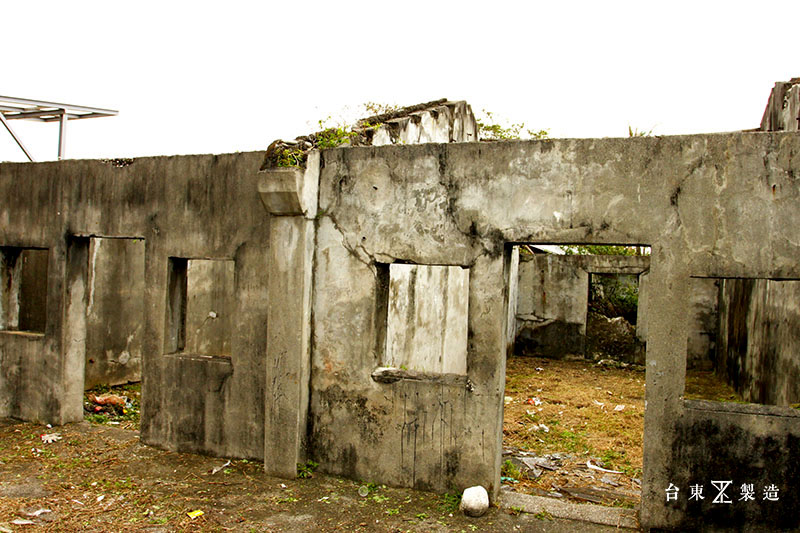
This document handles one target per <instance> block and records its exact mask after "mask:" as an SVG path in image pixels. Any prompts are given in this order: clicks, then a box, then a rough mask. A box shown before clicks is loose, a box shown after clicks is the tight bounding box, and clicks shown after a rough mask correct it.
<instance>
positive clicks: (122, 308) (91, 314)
mask: <svg viewBox="0 0 800 533" xmlns="http://www.w3.org/2000/svg"><path fill="white" fill-rule="evenodd" d="M144 247H145V242H144V239H104V238H92V239H89V265H88V275H87V278H88V280H87V282H88V287H87V291H88V293H87V298H88V302H87V304H86V314H87V324H86V350H85V352H86V367H85V368H86V373H85V380H84V387H85V388H87V389H89V388H92V387H95V386H97V385H118V384H120V383H127V382H130V381H140V380H141V379H142V336H143V334H144V290H145V280H144Z"/></svg>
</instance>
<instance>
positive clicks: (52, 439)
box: [42, 433, 61, 444]
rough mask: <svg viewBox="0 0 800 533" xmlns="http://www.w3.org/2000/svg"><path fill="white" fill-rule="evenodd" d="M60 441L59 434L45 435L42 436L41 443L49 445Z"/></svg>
mask: <svg viewBox="0 0 800 533" xmlns="http://www.w3.org/2000/svg"><path fill="white" fill-rule="evenodd" d="M59 440H61V433H46V434H44V435H42V442H44V443H45V444H50V443H51V442H56V441H59Z"/></svg>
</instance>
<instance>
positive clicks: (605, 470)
mask: <svg viewBox="0 0 800 533" xmlns="http://www.w3.org/2000/svg"><path fill="white" fill-rule="evenodd" d="M586 466H588V467H589V468H591V469H592V470H597V471H598V472H606V473H608V474H622V472H621V471H620V470H609V469H607V468H601V467H599V466H597V465H593V464H592V460H591V459H588V460H587V461H586Z"/></svg>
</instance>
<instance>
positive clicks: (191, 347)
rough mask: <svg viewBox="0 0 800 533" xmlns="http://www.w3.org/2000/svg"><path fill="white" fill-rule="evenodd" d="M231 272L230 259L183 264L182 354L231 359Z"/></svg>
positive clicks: (232, 263)
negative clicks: (184, 313)
mask: <svg viewBox="0 0 800 533" xmlns="http://www.w3.org/2000/svg"><path fill="white" fill-rule="evenodd" d="M235 272H236V263H235V262H234V261H233V260H231V259H214V260H208V259H190V260H188V261H187V265H186V316H185V317H184V319H185V335H186V337H185V344H184V347H183V350H182V351H183V352H184V353H188V354H205V355H219V356H228V357H229V356H230V355H231V331H232V328H233V327H234V325H235V324H236V320H235V317H234V316H233V311H234V307H233V305H232V302H231V300H232V299H233V298H232V296H233V295H234V294H236V289H235V286H234V276H235Z"/></svg>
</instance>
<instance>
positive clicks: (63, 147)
mask: <svg viewBox="0 0 800 533" xmlns="http://www.w3.org/2000/svg"><path fill="white" fill-rule="evenodd" d="M60 111H61V120H60V121H59V126H58V158H59V159H64V157H65V156H66V155H67V120H69V117H68V116H67V110H66V109H61V110H60Z"/></svg>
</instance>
